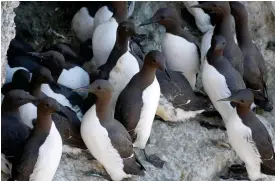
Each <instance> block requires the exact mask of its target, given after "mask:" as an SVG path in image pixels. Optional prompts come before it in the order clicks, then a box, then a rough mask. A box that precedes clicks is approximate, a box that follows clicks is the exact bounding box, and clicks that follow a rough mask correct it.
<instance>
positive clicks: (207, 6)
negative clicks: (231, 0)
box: [190, 2, 212, 10]
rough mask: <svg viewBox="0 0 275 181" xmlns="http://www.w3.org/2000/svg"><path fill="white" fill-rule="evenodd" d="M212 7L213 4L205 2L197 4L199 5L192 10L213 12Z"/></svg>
mask: <svg viewBox="0 0 275 181" xmlns="http://www.w3.org/2000/svg"><path fill="white" fill-rule="evenodd" d="M211 7H212V3H211V2H205V3H203V4H197V5H194V6H191V7H190V8H201V9H205V10H211Z"/></svg>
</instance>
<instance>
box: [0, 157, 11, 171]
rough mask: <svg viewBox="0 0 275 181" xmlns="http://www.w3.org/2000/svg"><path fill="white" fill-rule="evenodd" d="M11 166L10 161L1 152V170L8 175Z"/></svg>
mask: <svg viewBox="0 0 275 181" xmlns="http://www.w3.org/2000/svg"><path fill="white" fill-rule="evenodd" d="M11 167H12V165H11V163H10V162H9V161H8V160H7V159H6V156H5V155H4V154H3V153H1V172H3V173H5V174H7V175H10V174H11Z"/></svg>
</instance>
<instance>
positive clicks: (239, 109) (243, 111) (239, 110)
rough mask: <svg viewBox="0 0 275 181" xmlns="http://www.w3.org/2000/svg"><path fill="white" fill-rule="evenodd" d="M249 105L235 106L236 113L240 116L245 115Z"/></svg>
mask: <svg viewBox="0 0 275 181" xmlns="http://www.w3.org/2000/svg"><path fill="white" fill-rule="evenodd" d="M249 111H251V110H250V107H246V106H237V113H238V115H240V116H245V115H247V113H249Z"/></svg>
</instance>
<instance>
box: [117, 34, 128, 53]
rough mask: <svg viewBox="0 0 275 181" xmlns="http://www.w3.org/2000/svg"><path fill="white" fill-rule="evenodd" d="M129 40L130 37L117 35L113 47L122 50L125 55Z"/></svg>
mask: <svg viewBox="0 0 275 181" xmlns="http://www.w3.org/2000/svg"><path fill="white" fill-rule="evenodd" d="M129 40H130V37H129V36H128V35H123V34H121V33H119V34H118V36H117V39H116V44H115V46H116V47H117V48H118V49H119V50H123V52H124V53H125V52H126V51H127V50H128V42H129Z"/></svg>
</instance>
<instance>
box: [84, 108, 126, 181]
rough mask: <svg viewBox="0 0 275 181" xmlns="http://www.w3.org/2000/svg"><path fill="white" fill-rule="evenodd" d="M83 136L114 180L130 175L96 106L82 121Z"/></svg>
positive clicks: (93, 153) (92, 152)
mask: <svg viewBox="0 0 275 181" xmlns="http://www.w3.org/2000/svg"><path fill="white" fill-rule="evenodd" d="M80 131H81V136H82V139H83V141H84V143H85V144H86V146H87V148H88V149H89V151H90V152H91V154H92V155H93V156H94V157H95V158H96V159H97V160H98V161H99V162H100V163H101V164H102V165H103V166H104V168H105V169H106V171H107V172H108V174H109V175H110V176H111V178H112V179H113V180H116V181H118V180H122V179H123V178H127V177H130V175H127V174H126V173H125V172H124V170H123V167H124V165H123V160H122V158H121V157H120V155H119V153H118V151H117V150H116V149H115V148H114V147H113V146H112V143H111V140H110V138H109V137H108V132H107V130H106V129H105V128H104V127H103V126H102V125H101V124H100V122H99V120H98V118H97V116H96V106H95V105H94V106H93V107H91V108H90V109H89V110H88V111H87V112H86V114H85V115H84V117H83V120H82V122H81V128H80Z"/></svg>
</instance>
